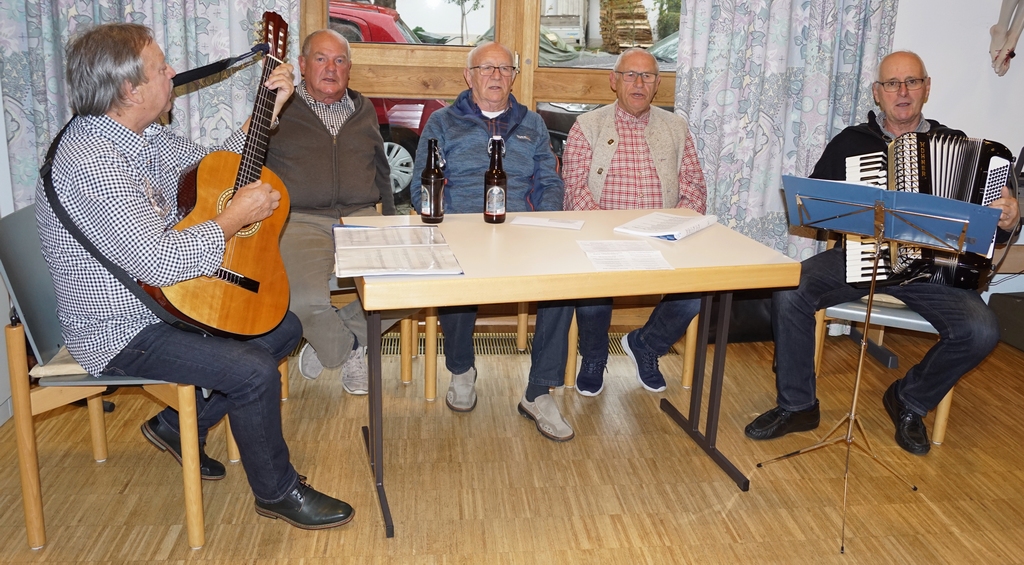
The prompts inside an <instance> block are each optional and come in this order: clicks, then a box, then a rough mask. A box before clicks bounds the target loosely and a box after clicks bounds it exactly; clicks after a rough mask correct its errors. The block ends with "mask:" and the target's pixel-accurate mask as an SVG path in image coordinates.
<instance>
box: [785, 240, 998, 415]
mask: <svg viewBox="0 0 1024 565" xmlns="http://www.w3.org/2000/svg"><path fill="white" fill-rule="evenodd" d="M800 267H801V271H800V286H799V287H797V288H796V289H795V290H785V291H780V292H776V293H775V294H774V295H773V297H772V329H773V330H774V332H775V359H776V374H775V386H776V388H777V389H778V397H777V399H776V400H777V402H778V405H779V406H780V407H782V408H784V409H786V410H794V411H796V410H806V409H808V408H811V407H812V406H814V403H815V401H816V395H815V376H814V313H815V312H816V311H818V310H820V309H822V308H828V307H829V306H834V305H836V304H842V303H843V302H849V301H851V300H857V299H859V298H861V297H863V296H867V294H868V291H867V289H858V288H854V287H852V286H850V285H848V284H846V280H845V273H846V264H845V261H844V255H843V250H842V249H840V248H834V249H830V250H828V251H825V252H824V253H819V254H818V255H815V256H814V257H811V258H809V259H807V260H805V261H804V262H803V263H801V265H800ZM884 292H885V294H888V295H890V296H893V297H894V298H898V299H900V300H902V301H903V302H904V303H906V305H907V306H908V307H909V308H910V309H911V310H913V311H915V312H917V313H918V314H920V315H921V316H922V317H923V318H924V319H926V320H928V322H929V323H930V324H931V325H932V326H934V327H935V329H936V330H938V332H939V342H938V343H936V344H935V345H934V346H933V347H932V348H931V349H930V350H928V353H926V354H925V356H924V358H923V359H921V362H920V363H918V364H917V365H914V366H913V367H911V368H910V370H909V371H907V374H906V375H905V376H904V378H903V380H902V382H901V383H900V385H899V387H898V389H897V390H896V393H897V396H898V397H899V399H900V400H901V401H903V403H904V404H906V405H907V407H908V408H910V409H911V410H912V411H913V412H915V413H917V414H918V415H920V416H924V415H926V414H927V413H928V412H929V411H930V410H932V409H933V408H935V407H936V406H937V405H938V404H939V402H941V401H942V398H943V397H944V396H946V393H947V392H949V390H950V389H951V388H953V386H954V385H956V382H957V381H958V380H960V377H962V376H963V375H964V374H966V373H967V372H968V371H970V370H971V369H973V368H974V367H976V366H977V365H978V363H981V361H982V360H984V359H985V357H986V356H988V354H989V353H990V352H991V351H992V350H993V349H995V347H996V344H997V343H998V341H999V324H998V321H997V319H996V316H995V314H994V313H993V312H992V310H990V309H989V308H988V306H986V305H985V302H984V301H983V300H982V299H981V296H980V295H979V294H978V293H977V292H975V291H972V290H964V289H961V288H954V287H951V286H945V285H936V284H930V283H913V284H908V285H906V286H899V285H894V286H888V287H885V289H884Z"/></svg>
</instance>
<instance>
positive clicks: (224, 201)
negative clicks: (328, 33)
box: [146, 12, 289, 336]
mask: <svg viewBox="0 0 1024 565" xmlns="http://www.w3.org/2000/svg"><path fill="white" fill-rule="evenodd" d="M263 31H264V39H265V41H266V42H267V43H268V44H269V46H270V51H269V56H267V57H264V61H263V75H262V77H261V78H260V82H259V90H258V92H257V94H256V103H255V105H254V107H253V112H252V118H251V120H250V122H249V131H248V133H247V136H246V140H245V148H244V149H243V151H242V154H241V155H239V154H238V153H234V152H231V151H215V152H213V153H210V154H209V155H207V156H206V157H204V158H203V159H202V161H200V163H199V167H198V169H197V170H196V171H195V173H194V174H193V175H188V177H191V178H186V179H183V181H182V183H181V184H182V186H181V188H180V189H179V194H178V208H179V210H180V211H188V210H190V211H188V212H187V214H186V215H185V217H184V218H183V219H182V220H181V221H180V222H178V224H177V225H176V226H175V229H178V230H184V229H186V228H189V227H192V226H195V225H197V224H201V223H203V222H206V221H209V220H211V219H213V218H214V217H215V216H217V215H218V214H219V213H220V212H221V211H223V210H224V208H225V207H226V206H227V205H228V202H230V201H231V198H232V197H233V196H234V194H235V192H236V191H237V190H238V189H239V188H241V187H243V186H245V185H247V184H250V183H252V182H254V181H256V180H261V181H263V182H266V183H269V184H270V186H272V187H273V188H274V189H275V190H277V191H278V192H280V193H281V202H280V206H279V207H278V208H277V209H276V210H274V213H273V214H272V215H271V216H270V217H268V218H266V219H264V220H262V221H259V222H256V223H253V224H249V225H248V226H245V227H244V228H242V230H241V231H239V232H238V233H236V234H235V235H234V237H232V238H231V239H229V240H228V241H227V244H226V246H225V249H224V260H223V262H222V263H221V266H220V268H218V269H217V272H216V273H215V274H214V275H213V276H202V277H196V278H194V279H189V280H187V281H183V282H180V283H177V284H174V285H171V286H165V287H162V288H154V287H147V288H146V291H147V292H149V294H150V295H152V296H153V297H154V298H155V299H156V300H157V301H158V302H159V303H160V304H161V305H162V306H163V307H164V308H166V309H167V310H168V311H169V312H171V313H172V314H173V315H175V316H176V317H178V318H180V319H183V320H185V321H187V322H190V323H192V324H194V325H197V326H199V327H202V328H204V329H206V330H208V331H210V332H211V333H214V334H217V335H229V336H255V335H259V334H263V333H266V332H268V331H270V330H272V329H274V328H275V327H276V326H277V325H278V324H279V323H280V322H281V320H282V319H284V316H285V314H286V313H287V311H288V299H289V295H288V276H287V275H286V273H285V270H284V262H283V261H282V260H281V251H280V248H279V246H278V240H279V239H280V237H281V230H282V229H283V228H284V224H285V220H286V219H287V217H288V210H289V200H288V191H287V189H286V188H285V186H284V183H282V182H281V179H280V178H278V176H277V175H276V174H274V173H273V172H272V171H270V169H267V168H265V167H264V166H263V162H264V160H265V159H266V156H267V143H268V140H269V137H270V126H271V122H270V120H271V117H272V116H273V112H274V99H275V96H276V93H275V92H274V91H271V90H270V89H268V88H267V87H266V86H264V83H265V82H266V81H267V79H268V77H269V76H270V73H271V71H273V70H274V69H275V68H277V66H278V65H279V64H280V60H281V59H283V58H284V53H285V42H286V39H287V35H288V25H287V24H286V23H285V22H284V20H283V19H282V18H281V16H280V15H278V14H275V13H273V12H265V13H264V14H263ZM192 179H194V181H195V182H194V183H193V182H191V180H192Z"/></svg>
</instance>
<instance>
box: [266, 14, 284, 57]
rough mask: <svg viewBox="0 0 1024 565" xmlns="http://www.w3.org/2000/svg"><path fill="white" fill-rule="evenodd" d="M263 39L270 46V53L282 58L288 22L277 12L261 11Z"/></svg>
mask: <svg viewBox="0 0 1024 565" xmlns="http://www.w3.org/2000/svg"><path fill="white" fill-rule="evenodd" d="M263 41H265V42H266V43H267V44H268V45H269V46H270V53H269V54H270V55H272V56H274V57H277V58H278V59H281V60H284V58H285V52H286V51H287V46H288V24H287V23H285V21H284V18H282V17H281V15H280V14H278V13H277V12H263Z"/></svg>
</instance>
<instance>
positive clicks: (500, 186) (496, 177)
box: [484, 135, 508, 224]
mask: <svg viewBox="0 0 1024 565" xmlns="http://www.w3.org/2000/svg"><path fill="white" fill-rule="evenodd" d="M487 152H488V153H489V154H490V155H491V166H490V167H488V168H487V172H485V173H484V221H485V222H487V223H488V224H500V223H502V222H504V221H505V195H506V191H507V188H508V181H507V180H506V178H505V168H504V167H503V166H502V164H501V157H502V154H503V153H505V142H504V140H502V139H501V136H500V135H496V136H494V137H492V138H491V140H490V142H489V143H488V144H487Z"/></svg>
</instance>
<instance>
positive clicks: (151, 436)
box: [142, 422, 227, 481]
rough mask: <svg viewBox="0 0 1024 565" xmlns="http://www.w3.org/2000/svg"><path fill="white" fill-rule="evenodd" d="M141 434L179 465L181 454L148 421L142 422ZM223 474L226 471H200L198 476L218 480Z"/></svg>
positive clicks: (205, 479) (207, 479) (206, 479)
mask: <svg viewBox="0 0 1024 565" xmlns="http://www.w3.org/2000/svg"><path fill="white" fill-rule="evenodd" d="M142 435H143V436H144V437H145V438H146V439H147V440H149V443H152V444H153V446H154V447H156V448H157V449H159V450H160V451H166V452H167V453H170V454H171V457H173V458H174V460H175V461H177V462H178V465H181V456H180V455H178V453H177V452H176V451H174V449H173V448H171V446H170V445H168V444H167V442H166V441H164V440H163V438H161V437H160V436H158V435H157V434H156V432H154V431H153V428H150V427H149V422H146V423H144V424H142ZM225 476H227V473H225V474H223V475H219V476H215V475H204V474H202V471H200V473H199V478H201V479H203V480H204V481H219V480H221V479H223V478H224V477H225Z"/></svg>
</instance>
